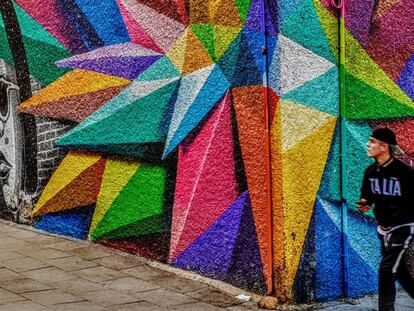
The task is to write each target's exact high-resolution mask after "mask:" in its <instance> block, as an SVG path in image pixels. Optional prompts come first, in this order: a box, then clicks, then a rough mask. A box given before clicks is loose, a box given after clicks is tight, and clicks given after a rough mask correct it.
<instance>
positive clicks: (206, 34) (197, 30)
mask: <svg viewBox="0 0 414 311" xmlns="http://www.w3.org/2000/svg"><path fill="white" fill-rule="evenodd" d="M191 29H192V30H193V32H194V34H195V35H196V37H197V38H198V40H200V42H201V43H202V44H203V46H204V47H205V48H206V50H207V53H208V55H210V57H211V58H212V59H213V60H214V61H215V60H216V54H215V48H214V33H213V26H212V25H211V24H193V25H191Z"/></svg>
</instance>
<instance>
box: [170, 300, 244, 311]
mask: <svg viewBox="0 0 414 311" xmlns="http://www.w3.org/2000/svg"><path fill="white" fill-rule="evenodd" d="M170 310H180V311H200V310H203V311H219V310H223V309H222V308H219V307H215V306H212V305H210V304H207V303H204V302H194V303H188V304H184V305H179V306H174V307H172V308H171V309H170ZM246 310H248V309H246Z"/></svg>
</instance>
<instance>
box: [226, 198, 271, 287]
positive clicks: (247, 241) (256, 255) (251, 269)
mask: <svg viewBox="0 0 414 311" xmlns="http://www.w3.org/2000/svg"><path fill="white" fill-rule="evenodd" d="M224 281H226V282H228V283H231V284H234V285H236V286H238V287H241V288H245V289H248V290H251V291H254V292H257V293H263V294H264V293H265V292H266V290H267V288H266V283H265V279H264V275H263V266H262V261H261V258H260V251H259V242H258V241H257V234H256V227H255V224H254V218H253V212H252V207H251V203H250V198H249V199H248V200H247V201H246V205H245V208H244V211H243V215H242V220H241V224H240V227H239V235H238V237H237V242H236V245H235V246H234V249H233V259H232V263H231V265H230V268H229V270H228V273H227V278H226V279H225V280H224Z"/></svg>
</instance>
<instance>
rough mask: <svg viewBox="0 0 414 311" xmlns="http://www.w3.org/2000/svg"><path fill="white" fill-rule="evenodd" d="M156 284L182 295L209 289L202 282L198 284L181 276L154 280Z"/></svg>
mask: <svg viewBox="0 0 414 311" xmlns="http://www.w3.org/2000/svg"><path fill="white" fill-rule="evenodd" d="M154 282H155V283H157V284H162V286H163V287H168V288H170V289H172V290H174V291H177V292H180V293H186V292H190V291H194V290H197V289H201V288H205V287H207V285H206V284H203V283H201V282H196V281H193V280H189V279H185V278H182V277H179V276H169V277H164V278H159V279H156V280H154Z"/></svg>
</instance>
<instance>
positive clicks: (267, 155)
mask: <svg viewBox="0 0 414 311" xmlns="http://www.w3.org/2000/svg"><path fill="white" fill-rule="evenodd" d="M260 11H261V12H260V13H261V14H260V15H261V19H260V28H261V33H262V40H263V41H262V75H263V76H262V80H263V104H264V124H265V133H264V135H265V141H264V143H265V146H264V147H265V166H266V168H265V170H266V215H267V221H266V237H267V242H268V245H269V251H268V258H266V261H267V266H268V269H269V271H267V273H268V274H269V275H270V278H271V279H270V283H269V284H268V289H267V294H268V295H273V294H274V290H273V289H274V286H273V221H272V219H273V214H272V188H271V187H272V170H271V149H270V116H269V89H268V68H267V65H268V64H267V52H268V51H267V50H268V48H267V31H266V10H265V0H260Z"/></svg>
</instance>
